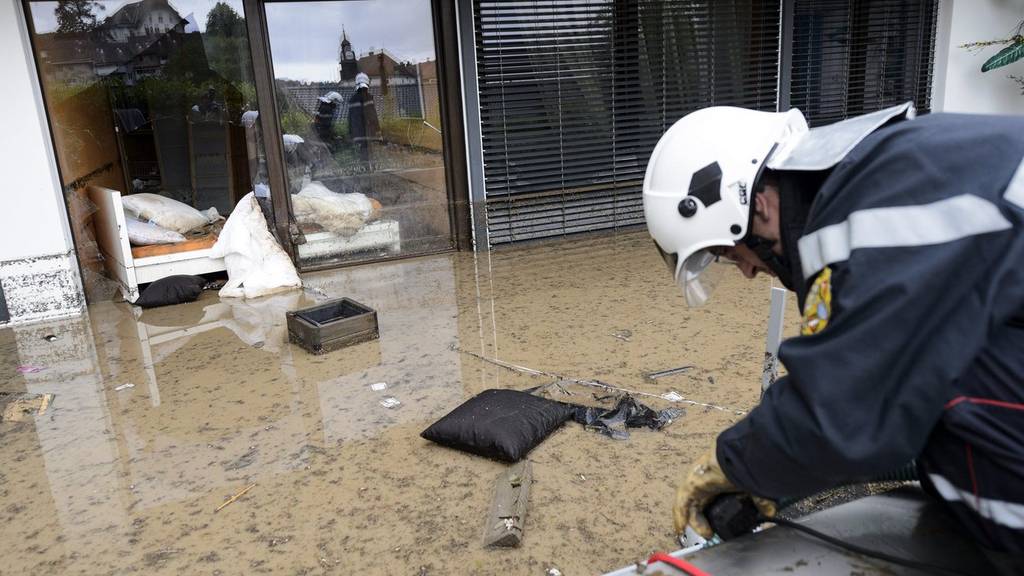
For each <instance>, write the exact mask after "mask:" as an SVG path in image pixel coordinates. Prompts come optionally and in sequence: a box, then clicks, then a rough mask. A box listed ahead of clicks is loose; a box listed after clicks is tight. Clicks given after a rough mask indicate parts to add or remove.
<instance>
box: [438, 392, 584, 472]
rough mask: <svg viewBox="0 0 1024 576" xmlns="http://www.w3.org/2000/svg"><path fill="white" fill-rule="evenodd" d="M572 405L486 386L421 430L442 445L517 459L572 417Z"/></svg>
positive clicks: (490, 455) (487, 455) (481, 454)
mask: <svg viewBox="0 0 1024 576" xmlns="http://www.w3.org/2000/svg"><path fill="white" fill-rule="evenodd" d="M573 410H574V408H573V406H571V405H569V404H563V403H561V402H556V401H554V400H548V399H547V398H540V397H537V396H534V395H532V394H527V393H526V392H519V391H517V390H496V389H492V390H485V391H483V392H481V393H480V394H477V395H476V396H474V397H472V398H470V399H469V400H466V401H465V402H463V403H462V404H461V405H460V406H459V407H458V408H456V409H454V410H452V411H451V412H449V413H448V415H446V416H445V417H444V418H441V419H440V420H438V421H437V422H434V423H433V424H432V425H431V426H430V427H429V428H427V429H426V430H424V431H423V433H421V434H420V436H422V437H423V438H426V439H427V440H431V441H433V442H437V443H438V444H441V445H442V446H448V447H449V448H455V449H457V450H463V451H465V452H469V453H471V454H477V455H480V456H486V457H488V458H494V459H496V460H504V461H506V462H516V461H518V460H519V459H521V458H523V457H524V456H526V454H527V453H529V452H530V450H532V449H533V448H534V446H536V445H537V444H540V443H541V441H543V440H544V439H545V438H547V437H548V435H549V434H551V433H552V432H554V431H555V430H556V429H558V427H559V426H561V425H562V424H563V423H565V421H566V420H568V419H569V418H571V417H572V414H573Z"/></svg>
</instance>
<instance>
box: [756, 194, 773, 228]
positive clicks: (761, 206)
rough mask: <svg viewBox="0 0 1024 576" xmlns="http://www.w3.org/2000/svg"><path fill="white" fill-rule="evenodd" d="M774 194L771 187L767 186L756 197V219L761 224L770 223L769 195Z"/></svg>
mask: <svg viewBox="0 0 1024 576" xmlns="http://www.w3.org/2000/svg"><path fill="white" fill-rule="evenodd" d="M772 192H774V190H773V189H772V188H771V187H770V186H765V187H764V189H763V190H761V192H760V193H759V194H755V195H754V218H756V219H757V220H759V221H761V222H768V220H769V210H770V206H771V201H770V199H769V198H768V197H767V196H768V194H770V193H772Z"/></svg>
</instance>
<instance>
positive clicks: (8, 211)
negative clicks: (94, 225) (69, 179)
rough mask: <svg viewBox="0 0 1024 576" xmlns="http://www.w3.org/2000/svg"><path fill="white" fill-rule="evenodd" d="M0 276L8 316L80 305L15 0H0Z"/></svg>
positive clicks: (24, 318)
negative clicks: (0, 184)
mask: <svg viewBox="0 0 1024 576" xmlns="http://www.w3.org/2000/svg"><path fill="white" fill-rule="evenodd" d="M0 54H2V55H3V57H2V58H0V78H2V79H3V82H2V86H3V89H2V90H0V127H2V130H0V175H2V186H3V192H2V193H0V199H2V202H3V204H2V205H0V284H2V286H3V290H4V295H5V298H6V300H7V307H8V309H9V311H10V314H11V322H12V323H21V322H30V321H35V320H42V319H45V318H52V317H55V316H62V315H68V314H74V313H76V312H79V311H81V302H82V289H81V286H80V281H79V278H78V271H77V264H76V261H75V257H74V253H73V252H72V246H73V243H72V240H71V231H70V228H69V227H68V223H67V213H66V211H65V209H64V197H63V194H62V193H61V189H60V179H59V177H58V175H57V168H56V162H55V161H54V156H53V147H52V143H51V140H50V134H49V129H48V127H47V121H46V113H45V111H44V108H43V103H42V95H41V92H40V89H39V83H38V80H37V78H36V72H35V65H34V62H33V60H32V54H31V49H30V48H29V42H28V31H27V28H26V25H25V20H24V14H23V12H22V8H21V4H20V2H19V0H0Z"/></svg>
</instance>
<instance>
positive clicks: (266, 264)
mask: <svg viewBox="0 0 1024 576" xmlns="http://www.w3.org/2000/svg"><path fill="white" fill-rule="evenodd" d="M210 255H211V257H213V258H224V264H225V266H226V268H227V270H228V281H227V284H225V285H224V287H223V288H222V289H221V291H220V295H221V296H222V297H226V298H258V297H260V296H266V295H268V294H275V293H277V292H283V291H285V290H292V289H294V288H300V287H302V280H300V279H299V275H298V273H297V272H296V271H295V266H294V265H293V264H292V261H291V260H290V259H289V258H288V255H287V254H285V252H284V250H282V249H281V246H280V245H278V243H277V239H275V238H274V236H273V234H271V233H270V230H268V229H267V221H266V219H265V218H264V217H263V212H262V211H261V210H260V206H259V203H258V202H257V201H256V197H255V196H254V195H253V193H252V192H250V193H248V194H246V195H245V196H244V197H243V198H242V199H241V200H239V201H238V204H237V205H236V206H235V209H234V210H233V211H232V212H231V216H228V219H227V222H225V223H224V229H223V230H221V232H220V237H219V238H218V239H217V243H216V244H214V245H213V248H211V254H210Z"/></svg>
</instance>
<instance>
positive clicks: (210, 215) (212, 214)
mask: <svg viewBox="0 0 1024 576" xmlns="http://www.w3.org/2000/svg"><path fill="white" fill-rule="evenodd" d="M199 213H200V214H202V215H203V217H205V218H206V222H207V223H208V224H212V223H214V222H216V221H217V220H223V219H224V217H223V216H221V215H220V212H217V207H216V206H210V207H209V208H207V209H206V210H200V211H199Z"/></svg>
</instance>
